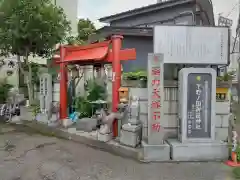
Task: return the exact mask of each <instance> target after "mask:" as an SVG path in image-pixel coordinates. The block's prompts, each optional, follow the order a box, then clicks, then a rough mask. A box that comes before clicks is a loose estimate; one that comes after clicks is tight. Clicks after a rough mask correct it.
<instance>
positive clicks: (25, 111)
mask: <svg viewBox="0 0 240 180" xmlns="http://www.w3.org/2000/svg"><path fill="white" fill-rule="evenodd" d="M20 119H21V120H22V121H33V120H34V119H35V116H34V113H33V109H32V108H30V107H26V106H20Z"/></svg>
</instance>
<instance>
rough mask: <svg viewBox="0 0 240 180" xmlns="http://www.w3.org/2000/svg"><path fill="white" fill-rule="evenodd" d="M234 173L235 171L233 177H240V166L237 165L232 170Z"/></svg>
mask: <svg viewBox="0 0 240 180" xmlns="http://www.w3.org/2000/svg"><path fill="white" fill-rule="evenodd" d="M232 173H233V177H234V178H235V179H240V167H235V168H234V169H233V170H232Z"/></svg>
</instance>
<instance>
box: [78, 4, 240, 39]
mask: <svg viewBox="0 0 240 180" xmlns="http://www.w3.org/2000/svg"><path fill="white" fill-rule="evenodd" d="M79 1H80V2H79V17H85V18H86V17H87V18H90V19H91V20H92V21H94V22H95V23H96V25H97V26H99V25H100V24H99V23H98V22H97V19H98V18H100V17H103V16H107V15H111V14H116V13H119V12H123V11H126V10H130V9H134V8H137V7H142V6H147V5H149V4H154V3H156V1H157V0H79ZM212 2H213V5H214V13H215V18H217V16H218V14H219V13H222V15H223V16H227V15H228V14H229V13H230V12H231V14H230V15H229V16H228V18H231V19H233V20H234V25H233V31H235V29H236V21H237V18H238V11H239V10H238V6H236V5H237V2H238V0H212ZM234 6H235V8H234V9H233V7H234ZM232 9H233V10H232ZM216 22H217V21H216ZM234 34H235V33H234Z"/></svg>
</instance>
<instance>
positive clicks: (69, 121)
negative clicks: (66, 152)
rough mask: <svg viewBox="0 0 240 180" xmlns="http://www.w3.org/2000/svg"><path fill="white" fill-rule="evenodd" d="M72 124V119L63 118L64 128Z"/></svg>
mask: <svg viewBox="0 0 240 180" xmlns="http://www.w3.org/2000/svg"><path fill="white" fill-rule="evenodd" d="M72 124H73V122H72V120H71V119H68V118H66V119H63V120H62V126H63V127H64V128H68V127H69V126H71V125H72Z"/></svg>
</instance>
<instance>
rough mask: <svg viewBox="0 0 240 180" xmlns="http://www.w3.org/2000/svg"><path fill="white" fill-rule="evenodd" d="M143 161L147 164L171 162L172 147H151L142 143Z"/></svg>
mask: <svg viewBox="0 0 240 180" xmlns="http://www.w3.org/2000/svg"><path fill="white" fill-rule="evenodd" d="M140 158H141V160H142V161H145V162H151V161H155V162H163V161H169V160H170V146H169V144H167V143H164V144H161V145H150V144H147V143H146V142H145V141H142V151H141V157H140Z"/></svg>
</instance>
